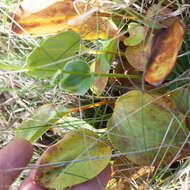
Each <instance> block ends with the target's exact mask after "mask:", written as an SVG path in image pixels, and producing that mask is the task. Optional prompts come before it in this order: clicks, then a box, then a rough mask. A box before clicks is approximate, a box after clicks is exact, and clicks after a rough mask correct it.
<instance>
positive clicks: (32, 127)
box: [16, 104, 68, 143]
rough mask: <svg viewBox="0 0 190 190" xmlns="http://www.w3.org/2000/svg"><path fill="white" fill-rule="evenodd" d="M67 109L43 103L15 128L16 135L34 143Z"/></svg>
mask: <svg viewBox="0 0 190 190" xmlns="http://www.w3.org/2000/svg"><path fill="white" fill-rule="evenodd" d="M67 111H68V109H67V108H66V107H64V106H62V105H59V106H53V105H50V104H47V105H43V106H41V107H40V108H38V110H36V111H35V112H34V113H33V114H31V115H29V116H28V117H27V118H26V119H25V120H24V121H23V122H22V123H21V125H20V127H19V128H17V130H16V137H19V138H24V139H26V140H28V141H29V142H30V143H34V142H35V141H36V140H38V138H40V137H41V136H42V135H43V134H44V133H45V132H46V131H47V130H48V129H50V128H51V127H53V125H54V123H55V121H57V120H59V119H60V118H61V117H62V116H63V115H64V114H65V115H66V114H67Z"/></svg>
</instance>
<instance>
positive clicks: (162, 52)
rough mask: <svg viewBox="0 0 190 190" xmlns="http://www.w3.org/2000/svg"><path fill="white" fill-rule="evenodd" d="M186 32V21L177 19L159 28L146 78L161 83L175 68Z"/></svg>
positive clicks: (154, 83)
mask: <svg viewBox="0 0 190 190" xmlns="http://www.w3.org/2000/svg"><path fill="white" fill-rule="evenodd" d="M184 33H185V26H184V23H183V22H182V21H181V20H179V19H176V20H175V21H174V22H173V24H172V25H170V26H169V27H168V28H163V29H159V30H158V31H157V32H156V34H155V36H154V37H153V40H152V44H151V53H150V57H149V60H148V63H147V66H146V71H145V80H146V81H147V82H148V83H150V84H152V85H159V84H161V83H162V82H163V80H164V79H165V78H166V76H167V75H168V74H169V73H170V72H171V70H172V69H173V67H174V65H175V62H176V58H177V54H178V51H179V49H180V47H181V44H182V41H183V37H184Z"/></svg>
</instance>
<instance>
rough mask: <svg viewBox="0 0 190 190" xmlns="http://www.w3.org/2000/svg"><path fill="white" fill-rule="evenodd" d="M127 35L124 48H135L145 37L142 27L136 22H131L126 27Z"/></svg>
mask: <svg viewBox="0 0 190 190" xmlns="http://www.w3.org/2000/svg"><path fill="white" fill-rule="evenodd" d="M128 33H129V37H127V38H125V40H124V44H125V45H126V46H136V45H138V44H140V43H141V42H142V41H143V39H144V36H145V30H144V27H143V26H142V25H140V24H138V23H136V22H131V23H130V24H129V25H128Z"/></svg>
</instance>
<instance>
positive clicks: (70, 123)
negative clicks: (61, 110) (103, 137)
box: [57, 116, 102, 134]
mask: <svg viewBox="0 0 190 190" xmlns="http://www.w3.org/2000/svg"><path fill="white" fill-rule="evenodd" d="M57 125H59V127H58V128H57V130H58V131H59V134H61V133H62V134H64V133H65V132H67V131H68V130H69V131H73V130H76V129H82V128H85V129H89V130H91V131H93V132H100V131H102V129H96V128H94V127H93V126H92V125H90V124H89V123H87V122H86V121H84V120H82V119H79V118H77V117H69V116H64V117H62V118H61V119H60V120H59V121H58V122H57Z"/></svg>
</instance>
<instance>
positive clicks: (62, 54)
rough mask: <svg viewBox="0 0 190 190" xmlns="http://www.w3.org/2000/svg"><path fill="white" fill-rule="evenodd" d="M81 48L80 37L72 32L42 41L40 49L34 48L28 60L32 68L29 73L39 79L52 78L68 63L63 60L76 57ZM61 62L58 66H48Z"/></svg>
mask: <svg viewBox="0 0 190 190" xmlns="http://www.w3.org/2000/svg"><path fill="white" fill-rule="evenodd" d="M79 47H80V36H79V35H78V34H77V33H76V32H74V31H72V30H69V31H66V32H62V33H59V34H57V35H55V36H50V37H48V38H46V39H45V40H42V41H41V42H40V47H36V48H34V50H33V51H32V53H31V54H30V55H29V56H28V58H27V64H28V66H29V67H30V71H29V72H28V73H29V74H30V75H34V76H38V77H52V76H53V75H54V73H55V72H56V71H57V70H59V69H63V67H64V65H65V63H66V62H65V61H62V62H61V60H64V59H66V58H69V57H71V56H73V55H75V53H76V52H77V51H78V50H79ZM59 60H60V62H59V63H57V64H54V65H51V66H50V65H48V64H51V63H54V62H56V61H59ZM67 61H68V60H67Z"/></svg>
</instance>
